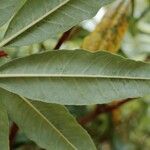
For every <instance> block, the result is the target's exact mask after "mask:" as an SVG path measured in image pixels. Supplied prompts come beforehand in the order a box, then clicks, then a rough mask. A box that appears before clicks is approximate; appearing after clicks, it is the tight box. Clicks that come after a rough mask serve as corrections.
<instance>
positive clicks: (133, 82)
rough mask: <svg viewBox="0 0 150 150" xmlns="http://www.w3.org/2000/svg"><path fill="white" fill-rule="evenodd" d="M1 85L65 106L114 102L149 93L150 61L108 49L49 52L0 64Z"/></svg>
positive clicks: (37, 98)
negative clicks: (108, 50) (111, 52)
mask: <svg viewBox="0 0 150 150" xmlns="http://www.w3.org/2000/svg"><path fill="white" fill-rule="evenodd" d="M0 87H2V88H4V89H6V90H8V91H11V92H13V93H17V94H19V95H22V96H24V97H27V98H29V99H33V100H40V101H45V102H50V103H59V104H66V105H69V104H71V105H83V104H85V105H87V104H101V103H107V102H111V101H112V100H113V99H124V98H129V97H141V96H144V95H147V94H149V93H150V64H148V63H144V62H138V61H133V60H129V59H124V58H122V57H120V56H117V55H113V54H110V53H107V52H97V53H90V52H86V51H83V50H76V51H67V50H63V51H57V52H56V51H50V52H45V53H41V54H35V55H31V56H28V57H24V58H21V59H16V60H14V61H11V62H9V63H7V64H5V65H2V66H1V67H0Z"/></svg>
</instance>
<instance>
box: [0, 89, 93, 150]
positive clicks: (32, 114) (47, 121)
mask: <svg viewBox="0 0 150 150" xmlns="http://www.w3.org/2000/svg"><path fill="white" fill-rule="evenodd" d="M0 93H1V95H0V96H1V97H3V101H2V102H3V104H4V105H5V107H6V109H7V111H8V113H9V115H10V117H11V119H12V120H13V121H15V122H16V123H17V125H18V126H19V128H21V129H22V130H23V132H24V133H25V134H26V135H27V136H28V137H29V138H30V139H31V140H33V141H35V142H36V143H37V144H39V145H40V146H41V147H43V148H45V149H47V150H51V149H54V150H55V149H57V150H59V149H60V150H62V149H64V150H65V149H70V150H74V149H79V148H80V149H83V150H84V149H85V147H86V146H87V145H88V147H90V149H91V150H92V149H93V150H95V146H94V144H93V142H92V141H91V139H90V137H89V136H88V134H87V133H86V132H85V131H84V129H82V128H81V127H80V126H79V125H78V124H77V122H76V121H75V119H73V117H72V116H71V115H70V114H69V112H68V111H67V110H66V109H65V108H64V107H63V106H61V105H56V104H46V103H42V102H32V103H31V102H30V101H29V100H27V99H24V98H23V97H20V96H17V95H15V94H13V93H10V92H7V91H5V90H3V89H0ZM10 99H11V101H10ZM64 115H65V116H64ZM68 130H70V131H69V132H68ZM83 140H85V141H86V144H85V145H84V146H83V145H81V143H80V142H81V141H83Z"/></svg>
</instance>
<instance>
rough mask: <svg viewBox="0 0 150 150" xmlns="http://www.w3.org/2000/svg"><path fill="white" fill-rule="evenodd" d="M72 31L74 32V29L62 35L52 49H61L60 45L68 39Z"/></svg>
mask: <svg viewBox="0 0 150 150" xmlns="http://www.w3.org/2000/svg"><path fill="white" fill-rule="evenodd" d="M73 30H74V27H73V28H71V29H70V30H68V31H66V32H64V33H63V35H62V36H61V37H60V39H59V40H58V42H57V44H56V46H55V47H54V50H58V49H59V48H60V47H61V45H62V44H63V43H64V42H66V41H67V40H68V39H69V37H70V35H71V33H72V31H73Z"/></svg>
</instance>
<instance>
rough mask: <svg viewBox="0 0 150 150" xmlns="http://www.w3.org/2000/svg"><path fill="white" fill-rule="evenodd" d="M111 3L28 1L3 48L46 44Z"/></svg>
mask: <svg viewBox="0 0 150 150" xmlns="http://www.w3.org/2000/svg"><path fill="white" fill-rule="evenodd" d="M112 1H113V0H105V1H103V0H43V1H41V0H28V1H26V3H25V4H24V6H23V7H22V8H21V9H20V11H19V12H18V13H17V15H16V16H15V17H14V18H13V20H12V21H11V23H10V26H9V28H8V30H7V32H6V35H5V37H4V40H3V41H2V42H1V43H0V46H3V45H6V44H7V43H9V44H11V45H13V46H20V45H28V44H31V43H37V42H41V41H44V40H46V39H48V38H49V37H52V36H54V35H56V34H57V33H58V32H64V31H66V30H68V29H69V28H71V27H72V26H74V25H76V24H78V23H79V22H81V21H83V20H85V19H88V18H91V17H93V16H94V15H95V14H96V12H97V11H98V10H99V8H100V7H101V6H103V5H105V4H108V3H110V2H112ZM16 3H17V2H16ZM7 11H9V10H7Z"/></svg>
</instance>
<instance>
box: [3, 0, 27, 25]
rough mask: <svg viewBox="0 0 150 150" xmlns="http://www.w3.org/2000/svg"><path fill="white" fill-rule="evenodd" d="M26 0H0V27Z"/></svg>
mask: <svg viewBox="0 0 150 150" xmlns="http://www.w3.org/2000/svg"><path fill="white" fill-rule="evenodd" d="M25 1H26V0H7V1H6V0H0V27H1V26H3V25H4V24H6V23H7V22H8V21H9V20H10V19H11V18H12V17H13V15H15V13H16V12H17V11H18V10H19V9H20V8H21V7H22V5H23V4H24V3H25Z"/></svg>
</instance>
